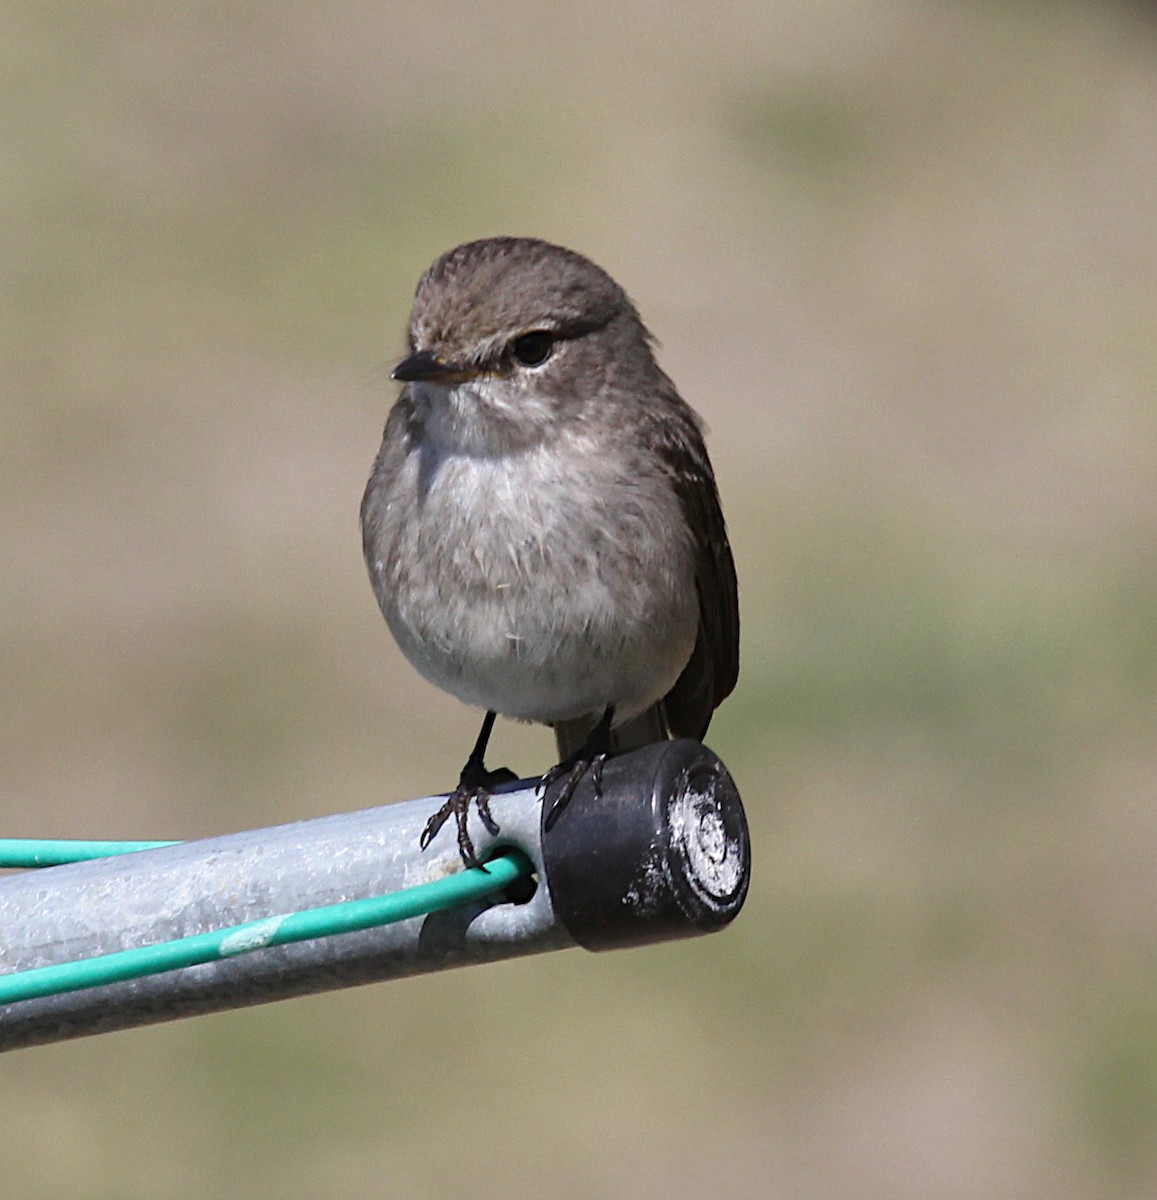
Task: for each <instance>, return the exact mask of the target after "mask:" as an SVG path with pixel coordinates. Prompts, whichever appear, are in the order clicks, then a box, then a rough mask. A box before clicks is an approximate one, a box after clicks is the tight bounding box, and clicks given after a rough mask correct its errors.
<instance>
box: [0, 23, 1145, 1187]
mask: <svg viewBox="0 0 1157 1200" xmlns="http://www.w3.org/2000/svg"><path fill="white" fill-rule="evenodd" d="M0 59H2V62H3V71H2V74H0V79H2V83H3V87H4V102H3V104H2V105H0V128H2V143H0V144H2V145H3V170H2V172H0V217H2V221H0V230H2V232H0V297H2V301H0V303H2V305H3V308H2V319H0V361H2V366H0V370H2V374H3V387H2V398H0V553H2V562H3V566H2V571H0V686H2V688H3V695H4V707H3V713H4V719H3V722H2V723H0V797H2V803H3V814H4V816H3V827H4V828H3V832H4V833H6V834H9V835H13V836H17V835H19V836H93V837H196V836H200V835H208V834H212V833H218V832H225V831H229V830H234V829H241V828H247V827H252V826H257V825H264V824H271V823H276V822H280V821H282V820H288V819H292V818H297V817H304V816H309V815H313V814H317V813H323V812H329V811H337V810H344V809H353V808H359V807H365V806H367V805H370V804H374V803H380V802H384V801H388V800H393V799H402V798H406V797H410V796H416V795H425V794H428V793H430V792H433V791H437V790H439V789H441V788H445V787H448V786H449V785H450V784H451V783H452V782H453V781H454V778H455V774H456V772H457V770H458V768H459V766H460V765H461V762H462V759H463V757H464V754H465V752H466V751H467V750H468V748H469V745H470V744H471V740H472V738H473V736H474V733H475V731H476V725H477V714H476V713H474V712H471V711H469V710H466V709H464V708H462V707H461V706H459V705H458V704H457V703H455V702H454V701H453V700H451V699H449V698H447V697H445V696H442V695H441V694H439V693H437V692H435V691H434V690H433V689H432V688H431V687H429V686H427V685H426V684H425V683H423V682H422V681H421V680H420V679H419V678H418V677H417V676H416V675H415V674H414V673H413V672H412V671H411V670H410V669H409V668H408V667H407V666H406V664H405V663H404V661H403V660H402V659H401V657H400V655H399V654H398V652H397V651H396V650H395V649H394V647H393V645H392V643H391V641H390V639H389V636H388V634H387V631H386V628H385V625H384V623H383V622H382V620H381V618H380V616H379V615H378V613H377V610H376V608H375V605H374V602H373V598H372V596H371V593H370V589H369V585H368V583H367V581H366V578H365V575H364V570H363V567H362V562H361V557H360V547H359V540H358V532H357V520H356V517H357V506H358V500H359V497H360V493H361V488H362V484H363V482H364V479H365V476H366V474H367V471H368V468H369V464H370V461H371V459H372V457H373V455H374V453H375V450H376V448H377V444H378V438H379V436H380V432H381V426H382V423H383V420H384V416H385V412H386V409H387V407H388V405H389V403H390V402H391V398H392V396H393V394H394V387H393V386H392V385H391V384H389V382H388V380H387V378H386V372H387V371H388V367H389V365H390V364H391V362H392V361H393V360H394V358H395V357H396V355H397V354H398V353H399V352H400V350H401V348H402V330H403V327H404V322H405V317H406V313H407V310H408V306H409V300H410V296H411V294H412V290H413V286H414V284H415V282H416V280H417V277H418V275H419V273H420V272H421V271H422V269H423V268H424V267H425V266H426V265H427V263H428V262H429V261H430V260H431V259H432V258H433V257H434V256H435V255H436V254H438V253H439V252H441V251H442V250H444V249H446V248H447V247H449V246H451V245H453V244H454V243H456V242H459V241H462V240H465V239H467V238H472V237H477V236H482V235H486V234H493V233H525V234H534V235H538V236H542V237H547V238H550V239H552V240H556V241H561V242H563V243H566V244H568V245H572V246H574V247H575V248H576V249H579V250H581V251H583V252H585V253H587V254H588V255H590V256H591V257H593V258H594V259H595V260H596V261H597V262H599V263H600V264H601V265H603V266H605V267H606V268H607V269H608V270H610V271H611V272H612V273H613V274H614V275H615V276H616V277H617V278H618V279H619V280H620V281H621V282H622V283H623V284H624V285H625V286H626V287H627V289H628V290H629V291H630V293H631V294H632V296H633V297H634V299H635V301H636V302H637V304H638V305H639V307H640V309H641V311H642V313H643V314H644V317H645V318H646V320H647V321H648V323H649V324H650V326H651V327H652V329H653V330H654V332H655V333H656V335H657V336H658V337H659V339H660V341H661V343H662V346H663V349H662V354H661V361H662V362H663V364H664V366H665V367H666V368H667V370H668V371H669V372H670V373H671V374H672V375H673V376H674V378H675V379H676V380H677V382H678V383H679V385H680V388H681V390H682V392H683V394H684V395H685V396H686V398H687V399H688V400H690V401H691V402H692V403H693V404H694V405H695V406H696V407H697V408H698V409H699V410H700V411H701V412H702V413H703V415H704V416H705V418H706V419H707V421H708V423H709V424H710V426H711V429H712V438H711V443H710V444H711V450H712V454H713V457H714V460H715V463H716V468H717V472H718V475H719V480H720V486H721V489H722V492H723V497H724V504H725V508H726V511H727V513H728V516H729V519H730V523H731V528H732V533H733V541H734V545H735V551H736V558H737V561H738V564H739V571H740V581H741V589H742V604H743V618H744V640H743V655H744V658H743V670H742V675H741V679H740V686H739V689H738V691H737V693H736V694H735V696H734V697H733V698H732V699H731V700H730V701H729V702H728V703H727V704H726V705H725V706H724V707H723V708H722V709H721V710H720V712H719V713H718V714H717V716H716V720H715V724H714V725H713V727H712V730H711V735H710V738H709V740H710V742H711V744H712V746H713V747H714V748H715V749H716V750H717V751H718V752H719V753H720V754H721V755H722V756H723V758H724V760H725V761H726V762H727V763H728V765H729V766H730V767H731V769H732V771H733V773H734V775H735V776H736V778H737V780H738V781H739V784H740V787H741V790H742V792H743V795H744V797H745V800H746V803H747V807H748V811H749V814H750V817H751V820H752V824H753V837H754V841H755V851H756V875H755V880H754V885H753V888H752V892H751V897H750V900H749V902H748V905H747V908H746V910H745V911H744V913H743V915H742V917H741V918H740V919H739V920H738V921H737V922H736V924H735V925H734V926H733V927H732V928H731V929H730V930H728V931H727V932H726V933H724V934H722V935H719V936H717V937H713V938H709V939H705V940H702V941H700V942H695V943H688V944H683V945H674V946H667V947H661V948H653V949H647V950H642V951H638V952H634V953H630V954H621V955H609V956H594V955H589V954H585V953H582V952H579V951H573V952H570V953H567V954H561V955H555V956H549V957H545V958H540V959H535V960H531V961H527V962H520V963H509V964H500V965H496V966H492V967H487V968H482V969H476V970H471V971H461V972H457V973H450V974H446V975H443V976H439V977H433V978H427V979H421V980H411V981H406V982H402V983H397V984H390V985H382V986H377V987H371V988H366V989H361V990H359V991H353V992H347V993H344V994H336V995H329V996H322V997H316V998H310V999H305V1000H300V1001H296V1002H292V1003H286V1004H280V1005H275V1006H270V1007H266V1008H263V1009H256V1010H251V1011H247V1012H242V1013H237V1014H229V1015H223V1016H217V1017H209V1018H204V1019H200V1020H195V1021H187V1022H184V1023H179V1024H176V1025H171V1026H166V1027H158V1028H152V1029H145V1030H137V1031H131V1032H127V1033H121V1034H116V1035H111V1036H107V1037H102V1038H93V1039H88V1040H86V1041H81V1042H75V1043H70V1044H63V1045H59V1046H54V1047H47V1048H42V1049H35V1050H27V1051H21V1052H19V1053H16V1054H12V1055H9V1056H5V1057H4V1058H2V1059H0V1125H2V1128H3V1130H4V1136H3V1138H2V1139H0V1178H2V1179H3V1191H4V1194H5V1195H11V1196H19V1197H23V1198H39V1197H47V1198H53V1200H55V1198H62V1200H70V1198H73V1197H75V1198H77V1200H81V1198H83V1200H99V1198H102V1197H117V1198H118V1200H132V1198H135V1197H142V1198H143V1197H149V1198H155V1197H162V1198H166V1197H171V1198H174V1200H176V1198H184V1197H203V1196H207V1195H218V1196H253V1195H274V1196H293V1197H306V1198H312V1197H319V1198H320V1197H336V1198H346V1197H368V1196H387V1195H388V1196H407V1197H443V1196H463V1197H480V1198H483V1197H519V1196H527V1197H529V1196H541V1195H558V1196H562V1197H578V1198H587V1197H618V1196H629V1197H636V1196H637V1197H669V1196H670V1197H699V1196H707V1195H712V1196H714V1195H721V1196H729V1197H730V1196H737V1197H850V1198H856V1200H859V1198H876V1197H879V1198H881V1200H884V1198H887V1200H908V1198H912V1200H917V1198H923V1197H937V1198H940V1200H955V1198H957V1197H960V1198H965V1197H966V1198H969V1200H988V1198H992V1200H997V1198H1001V1200H1003V1198H1007V1197H1013V1196H1015V1197H1018V1198H1025V1197H1029V1198H1031V1197H1042V1198H1043V1197H1049V1198H1050V1200H1052V1198H1056V1197H1082V1198H1092V1200H1098V1198H1102V1197H1104V1198H1117V1197H1143V1196H1146V1197H1147V1196H1152V1195H1154V1194H1157V804H1154V780H1155V777H1157V733H1155V729H1157V725H1155V721H1154V718H1155V716H1157V711H1155V710H1157V704H1155V700H1154V696H1155V691H1154V685H1155V683H1157V605H1155V602H1154V595H1155V587H1157V540H1155V537H1154V534H1155V531H1157V529H1155V527H1157V504H1155V501H1157V406H1155V403H1154V393H1155V387H1157V286H1155V278H1157V27H1155V26H1154V24H1153V22H1152V20H1151V10H1150V9H1148V8H1146V7H1144V6H1141V5H1134V6H1130V5H1127V4H1123V3H1122V4H1110V3H1100V4H1095V3H1068V2H1066V0H1056V2H1054V3H1052V4H1048V5H1036V4H1030V3H1027V2H1025V3H1014V2H1011V0H1008V2H1004V3H999V2H993V0H989V2H981V0H959V2H957V3H920V2H918V0H830V2H827V3H816V2H815V0H806V2H805V0H773V2H770V3H763V4H753V3H727V2H722V3H720V2H716V3H711V4H708V3H695V2H691V0H674V2H673V3H667V4H657V3H648V4H636V5H620V4H613V3H604V2H602V0H597V2H595V3H589V4H585V5H581V6H579V5H575V6H546V7H544V6H541V5H536V4H530V3H520V2H517V0H506V2H503V0H479V2H478V3H475V4H465V3H438V2H433V3H425V4H422V5H400V4H390V3H381V2H378V3H368V2H367V3H352V2H351V3H346V2H340V3H329V4H305V3H282V4H278V5H238V4H227V3H219V4H197V5H190V4H174V3H161V4H121V3H111V4H104V5H89V4H82V3H47V4H33V3H29V2H26V0H15V2H12V3H9V4H7V5H5V6H4V10H3V12H2V13H0ZM551 750H552V742H551V738H550V736H549V734H547V733H546V732H545V731H542V730H532V729H522V728H515V727H512V726H509V725H507V726H504V727H503V728H501V730H500V732H499V734H498V737H497V740H496V743H495V753H494V755H493V761H494V762H496V763H497V762H509V763H510V765H512V766H515V767H517V768H520V769H521V770H522V771H524V772H528V773H531V772H534V771H537V770H540V769H541V768H542V767H543V766H545V765H547V763H548V762H549V760H550V755H551Z"/></svg>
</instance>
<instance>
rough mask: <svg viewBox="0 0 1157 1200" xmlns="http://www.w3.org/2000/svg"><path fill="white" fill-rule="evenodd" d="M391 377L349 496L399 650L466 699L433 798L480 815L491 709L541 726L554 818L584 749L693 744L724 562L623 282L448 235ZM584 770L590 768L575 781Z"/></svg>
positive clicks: (725, 670) (590, 759)
mask: <svg viewBox="0 0 1157 1200" xmlns="http://www.w3.org/2000/svg"><path fill="white" fill-rule="evenodd" d="M393 378H394V379H397V380H401V381H402V382H404V384H405V387H403V389H402V392H401V395H400V397H399V398H398V401H397V403H396V404H395V405H394V407H393V409H392V410H391V412H390V414H389V418H388V420H387V421H386V429H385V435H384V437H383V439H382V447H381V450H380V451H379V452H378V457H377V459H376V461H375V462H374V466H373V471H372V473H371V474H370V479H369V483H368V484H367V485H366V490H365V495H364V497H363V498H362V507H361V523H362V544H363V548H364V551H365V557H366V565H367V566H368V568H369V573H370V581H371V583H372V584H373V589H374V593H375V595H376V596H377V599H378V603H379V605H380V606H381V609H382V612H383V614H384V615H385V618H386V622H387V623H388V625H389V627H390V632H391V633H392V634H393V635H394V638H395V639H396V640H397V643H398V645H399V647H400V648H401V650H402V653H403V654H405V656H406V658H408V659H409V661H410V662H411V663H412V664H413V666H414V667H415V668H417V670H418V671H419V672H420V673H421V674H422V675H423V676H425V678H426V679H428V680H429V681H430V682H431V683H433V684H436V685H437V686H438V687H440V688H442V689H444V690H445V691H447V692H450V693H451V694H452V695H454V696H457V697H458V699H460V700H462V701H464V702H465V703H467V704H473V705H477V706H478V707H480V708H483V709H485V710H486V717H485V720H484V721H483V723H482V729H481V732H480V733H479V736H478V741H477V743H476V745H475V746H474V750H473V752H472V753H471V755H470V757H469V759H468V760H467V762H466V765H465V767H464V768H463V770H462V774H461V778H460V780H459V783H458V786H457V788H456V789H455V790H454V792H453V793H452V794H451V796H450V797H449V799H448V800H447V802H446V804H445V805H443V807H442V808H441V809H440V810H439V811H438V812H437V813H435V814H434V816H433V817H431V819H430V822H429V824H428V825H427V826H426V829H425V831H424V833H423V835H422V842H421V844H422V846H423V848H425V847H426V846H427V845H428V844H429V843H430V841H431V839H432V838H433V837H434V835H435V834H436V833H437V832H438V830H439V829H440V828H441V826H442V825H443V824H444V822H445V821H446V819H447V818H448V817H449V816H450V815H451V814H453V815H454V817H455V820H456V823H457V827H458V846H459V850H460V852H461V855H462V858H463V860H464V861H465V862H466V864H467V865H471V866H472V865H475V857H474V848H473V843H472V841H471V839H470V836H469V833H468V831H467V820H468V815H469V809H470V805H471V804H472V803H473V804H474V805H475V806H476V807H477V810H478V814H479V817H480V818H481V820H482V821H483V823H484V824H485V825H486V827H487V829H489V830H490V832H491V833H497V832H498V828H497V825H496V824H495V822H494V820H493V818H492V817H491V815H490V809H489V806H488V798H489V789H490V788H491V787H493V786H494V785H495V784H496V783H497V782H501V781H505V780H509V779H513V778H514V776H513V775H512V774H511V773H510V772H509V771H504V770H503V771H488V770H487V769H486V767H485V765H484V757H485V752H486V745H487V742H488V740H489V737H490V733H491V730H492V728H493V726H494V719H495V715H496V714H499V713H501V714H502V715H503V716H506V717H512V718H514V719H515V720H519V721H535V722H541V723H542V724H545V725H550V726H552V727H553V728H554V730H555V734H556V738H557V741H558V748H559V756H560V760H561V761H560V762H559V764H558V765H557V766H556V767H554V768H553V769H552V770H551V771H549V772H547V774H546V775H545V776H544V777H543V780H544V785H543V786H544V787H545V786H549V785H551V784H554V783H557V782H559V781H561V787H560V790H559V794H558V795H557V797H555V798H554V801H553V804H552V809H551V814H550V820H553V819H556V818H557V816H558V814H559V812H560V811H561V810H562V808H563V806H565V804H566V803H567V801H568V800H569V798H570V795H571V793H572V792H573V790H574V788H575V786H576V785H577V783H578V781H579V779H580V778H581V777H582V774H583V773H584V771H586V770H587V769H589V768H591V767H592V766H594V767H595V768H598V767H599V766H601V763H602V761H603V759H604V758H605V757H606V755H607V753H609V752H611V751H612V750H618V749H626V748H629V747H631V746H634V745H641V744H645V743H646V742H649V741H656V740H660V739H662V738H664V737H668V736H671V735H674V736H678V737H691V738H696V739H702V737H703V735H704V734H705V733H706V732H707V726H708V724H709V722H710V720H711V714H712V713H713V712H714V710H715V708H716V707H717V706H718V705H719V704H720V703H721V702H722V701H723V700H724V699H725V698H726V697H727V696H728V695H729V694H730V692H731V690H732V688H733V687H734V686H735V680H736V676H737V674H738V671H739V603H738V597H737V592H736V580H735V566H734V564H733V562H732V557H731V547H730V545H729V544H728V541H727V531H726V528H725V526H724V522H723V514H722V512H721V511H720V507H719V495H718V492H717V490H716V486H715V476H714V474H713V473H712V470H711V463H710V462H709V460H708V458H707V451H706V449H705V447H704V445H703V435H702V427H701V424H700V421H699V419H698V417H697V416H696V415H695V413H694V412H693V411H692V409H691V408H690V407H689V406H688V405H687V404H685V403H684V402H683V400H681V399H680V397H679V394H678V392H677V391H676V390H675V385H674V384H673V383H672V382H671V380H670V379H668V378H667V376H666V375H665V374H664V373H663V372H662V371H661V370H660V369H659V366H658V364H657V363H656V362H655V357H654V354H653V353H652V338H651V335H650V334H649V333H648V331H647V329H646V328H645V327H644V325H643V323H642V321H641V320H640V318H639V314H638V313H637V312H636V311H635V308H634V306H633V305H632V304H631V301H630V300H629V299H628V298H627V296H626V294H625V293H624V292H623V290H622V288H620V287H619V285H618V284H617V283H615V281H614V280H613V279H612V278H611V277H610V276H609V275H608V274H607V273H606V272H605V271H603V270H601V269H600V268H599V267H597V266H595V265H594V263H592V262H590V261H589V260H587V259H585V258H583V257H582V256H581V255H579V254H576V253H574V252H573V251H571V250H566V249H564V248H563V247H561V246H555V245H551V244H550V243H548V242H542V241H537V240H534V239H531V238H511V237H496V238H486V239H484V240H482V241H477V242H468V243H467V244H465V245H462V246H458V247H457V248H456V249H453V250H450V251H448V252H447V253H446V254H443V255H442V257H441V258H439V259H438V260H437V261H436V262H434V264H433V265H432V266H431V267H430V268H429V270H428V271H427V272H426V273H425V275H423V276H422V278H421V280H420V281H419V283H418V289H417V293H416V295H415V297H414V307H413V312H412V315H411V318H410V330H409V354H408V355H407V356H406V357H405V358H404V359H403V360H402V361H401V362H400V363H399V364H398V366H397V367H396V368H395V369H394V372H393ZM595 782H596V786H597V784H598V776H597V775H596V777H595Z"/></svg>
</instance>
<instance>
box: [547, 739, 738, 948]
mask: <svg viewBox="0 0 1157 1200" xmlns="http://www.w3.org/2000/svg"><path fill="white" fill-rule="evenodd" d="M557 790H558V789H557V786H556V787H553V788H551V789H550V790H549V791H548V792H547V794H546V797H545V799H544V801H543V806H542V811H543V826H544V827H543V830H542V848H543V866H544V874H545V875H546V884H547V887H548V888H549V889H550V896H551V902H552V904H553V906H554V911H555V915H556V916H557V917H558V919H559V920H560V921H561V922H562V923H563V925H564V926H565V927H566V929H567V931H568V932H569V933H570V935H571V936H572V937H573V938H574V939H575V941H576V942H578V944H579V945H580V946H585V947H586V948H587V949H588V950H613V949H617V948H620V947H627V946H638V945H642V944H645V943H647V942H663V941H669V940H671V939H673V938H681V937H689V936H691V935H694V934H700V933H711V932H713V931H714V930H716V929H722V928H723V926H725V925H727V924H728V923H729V922H730V921H732V920H733V919H734V918H735V916H736V914H737V913H738V912H739V910H740V909H741V908H742V907H743V901H744V899H745V898H746V896H747V888H748V883H749V880H750V876H751V841H750V839H749V837H748V833H747V818H746V817H745V815H744V812H743V804H742V803H741V801H740V799H739V792H738V791H737V790H736V787H735V783H734V781H733V780H732V778H731V776H730V775H729V774H728V773H727V768H726V767H724V765H723V764H722V763H721V762H720V761H719V759H718V758H717V757H716V756H715V755H714V754H712V753H711V751H710V750H708V749H707V747H706V746H703V745H701V744H700V743H699V742H695V741H690V740H688V739H685V738H684V739H680V740H678V741H673V742H658V743H656V744H655V745H653V746H645V747H644V748H643V749H641V750H635V751H632V752H631V753H629V754H621V755H618V756H616V757H614V758H609V759H607V761H606V762H605V763H604V765H603V772H602V794H601V796H597V795H596V794H595V790H594V783H593V780H592V777H591V772H590V771H588V772H587V773H586V774H585V775H584V776H583V778H582V780H581V781H580V783H579V785H578V787H577V788H576V789H575V793H574V795H573V796H572V797H571V800H570V803H569V804H567V805H566V807H565V808H564V809H562V811H561V812H559V813H558V814H557V815H556V816H555V819H554V823H553V825H552V827H551V828H550V829H549V830H548V829H546V828H545V824H546V818H547V816H549V815H550V813H551V811H552V809H553V807H554V805H553V800H554V797H555V796H556V795H557Z"/></svg>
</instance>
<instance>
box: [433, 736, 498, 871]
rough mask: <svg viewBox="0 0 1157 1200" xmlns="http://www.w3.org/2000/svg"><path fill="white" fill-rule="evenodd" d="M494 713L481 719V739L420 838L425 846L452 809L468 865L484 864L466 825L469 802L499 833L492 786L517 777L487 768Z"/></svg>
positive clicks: (460, 850) (488, 828)
mask: <svg viewBox="0 0 1157 1200" xmlns="http://www.w3.org/2000/svg"><path fill="white" fill-rule="evenodd" d="M495 715H496V714H495V713H493V712H488V713H487V714H486V716H485V717H484V718H483V721H482V728H481V730H479V733H478V740H477V741H476V742H475V743H474V749H473V750H471V751H470V757H469V758H468V759H467V760H466V765H465V766H464V767H463V768H462V773H461V775H459V776H458V786H457V787H456V788H455V789H454V790H453V791H452V792H451V793H450V795H449V796H447V797H446V803H445V804H443V805H442V807H441V808H440V809H438V811H437V812H436V813H435V814H434V815H433V816H432V817H431V818H430V819H429V820H428V821H427V822H426V828H425V829H423V830H422V836H421V838H420V839H419V841H418V844H419V846H421V848H422V849H423V850H425V849H426V847H427V846H429V844H430V843H431V842H432V841H433V840H434V836H435V834H437V832H438V830H439V829H441V828H442V826H443V825H445V824H446V820H447V818H448V817H449V816H450V814H451V813H453V814H454V822H455V824H456V825H457V826H458V853H459V854H460V855H461V856H462V861H463V862H464V863H465V864H466V866H468V867H478V866H481V865H482V864H481V863H480V862H479V861H478V859H477V858H475V856H474V843H473V842H472V841H471V840H470V834H469V832H468V831H467V829H466V820H467V818H468V817H469V815H470V804H471V802H473V804H474V806H475V808H477V809H478V817H479V819H480V820H481V822H482V824H483V825H485V826H486V831H487V832H488V833H489V834H491V835H492V836H493V835H495V834H497V833H498V822H497V821H495V819H494V818H493V817H492V816H491V815H490V789H491V788H492V787H495V786H496V785H497V784H500V783H510V782H511V781H512V780H514V779H517V778H518V776H517V775H515V773H514V772H513V771H508V770H507V769H506V768H505V767H499V768H498V770H496V771H488V770H487V769H486V764H485V762H484V759H485V758H486V745H487V743H488V742H489V741H490V731H491V730H492V729H493V728H494V718H495Z"/></svg>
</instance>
